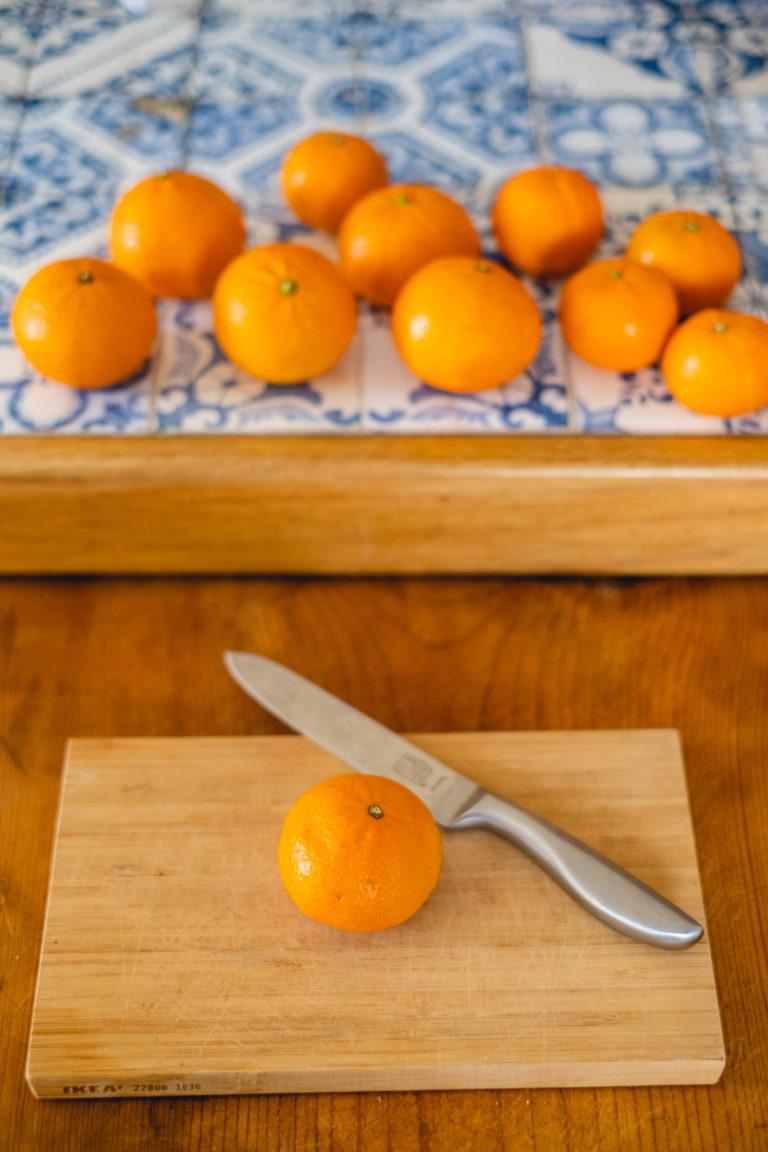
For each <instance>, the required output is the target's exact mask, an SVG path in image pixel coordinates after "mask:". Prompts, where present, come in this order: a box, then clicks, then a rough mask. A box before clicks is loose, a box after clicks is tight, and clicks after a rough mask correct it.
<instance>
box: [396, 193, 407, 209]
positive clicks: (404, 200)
mask: <svg viewBox="0 0 768 1152" xmlns="http://www.w3.org/2000/svg"><path fill="white" fill-rule="evenodd" d="M394 201H395V204H396V205H397V206H398V208H402V207H403V205H404V204H410V202H411V198H410V196H406V195H405V194H404V193H403V192H401V193H400V194H399V195H398V196H395V197H394Z"/></svg>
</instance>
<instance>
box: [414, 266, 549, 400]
mask: <svg viewBox="0 0 768 1152" xmlns="http://www.w3.org/2000/svg"><path fill="white" fill-rule="evenodd" d="M392 336H393V338H394V341H395V345H396V347H397V350H398V352H399V353H400V355H401V356H402V357H403V359H404V360H405V362H406V364H407V365H408V367H409V368H410V369H411V371H412V372H415V373H416V375H417V376H419V377H421V379H422V380H425V381H426V382H427V383H428V384H432V385H434V386H435V387H436V388H445V389H447V390H448V391H450V392H477V391H481V390H482V389H486V388H497V387H498V386H499V385H500V384H503V383H504V382H505V381H507V380H510V379H512V377H513V376H517V375H518V373H520V372H522V371H523V369H524V368H527V367H528V365H529V364H530V362H531V360H533V358H534V356H535V355H536V351H537V349H538V347H539V342H540V340H541V317H540V315H539V310H538V308H537V306H536V303H535V302H534V300H533V298H532V297H531V296H530V295H529V294H528V291H527V290H526V288H525V287H524V285H523V284H522V283H521V282H520V281H519V280H518V279H517V278H516V277H515V276H512V274H511V273H509V272H507V271H506V269H504V268H502V267H501V265H499V264H495V263H493V262H491V261H489V260H478V259H477V258H475V257H472V256H448V257H446V258H445V259H443V260H434V261H432V263H431V264H426V265H425V266H424V267H423V268H420V269H419V271H418V272H416V273H414V275H413V276H411V278H410V279H409V280H408V281H407V282H406V284H405V286H404V287H403V288H402V289H401V291H400V292H399V294H398V296H397V299H396V300H395V305H394V308H393V309H392Z"/></svg>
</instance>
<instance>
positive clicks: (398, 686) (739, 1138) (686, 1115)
mask: <svg viewBox="0 0 768 1152" xmlns="http://www.w3.org/2000/svg"><path fill="white" fill-rule="evenodd" d="M228 647H229V648H246V649H247V648H258V649H259V650H261V651H263V652H265V653H266V654H267V655H270V656H272V657H274V658H275V659H277V660H283V661H285V662H289V663H293V664H294V666H295V667H297V669H298V670H299V671H301V672H302V673H304V674H305V675H307V676H310V677H312V678H314V679H316V680H318V681H320V682H321V683H323V684H324V685H325V686H326V687H327V688H329V689H330V690H331V691H334V692H337V693H338V694H340V695H342V696H345V697H346V698H348V699H349V700H351V701H352V702H353V703H354V704H356V705H357V706H358V707H360V708H362V709H364V710H365V711H367V712H369V713H370V714H372V715H374V716H375V717H376V718H378V719H379V720H381V721H382V722H383V723H385V724H387V725H389V726H391V727H394V728H398V729H400V730H401V731H441V730H442V731H450V730H454V731H461V730H465V731H474V730H478V731H480V730H493V729H569V728H574V729H584V728H590V729H593V728H621V727H674V728H678V729H679V730H680V732H681V734H682V741H683V749H684V754H685V760H686V765H687V769H688V778H689V787H690V800H691V810H692V814H693V824H694V831H695V835H696V841H697V847H698V852H699V859H700V866H701V876H702V885H703V891H704V902H705V906H706V908H707V912H708V928H709V933H710V938H711V943H712V953H713V962H714V971H715V976H716V980H717V984H718V993H719V997H720V1006H721V1010H722V1019H723V1027H724V1033H725V1042H726V1053H727V1064H726V1070H725V1072H724V1074H723V1076H722V1078H721V1080H720V1082H719V1083H718V1084H715V1085H712V1086H708V1087H705V1086H700V1087H683V1088H664V1087H653V1088H625V1089H610V1088H602V1089H596V1090H592V1089H570V1090H565V1089H563V1090H556V1089H546V1090H544V1089H542V1090H530V1091H527V1090H524V1089H523V1090H508V1091H494V1090H487V1091H475V1092H461V1091H459V1092H443V1091H437V1092H422V1093H419V1092H409V1091H403V1092H396V1093H389V1094H387V1093H368V1094H363V1095H356V1094H354V1093H347V1094H341V1095H331V1094H326V1095H322V1094H321V1095H312V1094H310V1095H299V1096H265V1097H257V1096H254V1097H215V1098H207V1099H199V1100H182V1099H179V1100H173V1101H170V1100H127V1101H115V1102H106V1103H102V1102H98V1103H91V1102H85V1101H84V1102H82V1103H78V1105H77V1106H73V1104H72V1103H70V1102H67V1101H61V1102H59V1101H36V1100H35V1099H34V1097H33V1096H32V1094H31V1092H30V1091H29V1089H28V1088H27V1086H26V1084H25V1083H24V1062H25V1057H26V1048H27V1039H28V1035H29V1023H30V1013H31V1005H32V996H33V992H34V978H35V969H36V965H37V958H38V952H39V947H40V933H41V929H42V923H43V910H44V902H45V892H46V881H47V871H48V860H49V853H50V848H51V842H52V836H53V821H54V815H55V810H56V802H57V795H58V787H59V780H60V773H61V763H62V757H63V753H64V745H65V741H66V739H67V738H68V737H70V736H75V737H77V736H80V737H89V736H93V737H102V736H110V735H120V736H163V735H174V736H175V735H211V734H222V735H247V734H256V733H271V732H279V731H282V729H281V728H280V725H279V724H278V723H277V722H276V721H274V720H272V719H271V718H270V717H269V716H268V715H267V714H265V713H263V712H262V711H260V710H259V709H258V708H257V707H256V706H255V705H254V704H253V703H252V702H250V701H249V700H248V699H247V698H246V697H245V696H244V695H243V694H242V692H240V691H239V689H238V688H237V687H236V686H235V685H234V684H233V683H232V682H231V681H230V680H229V677H228V676H227V675H226V673H224V671H223V669H222V667H221V664H220V659H221V650H222V649H223V648H228ZM766 685H768V582H766V581H763V580H724V581H711V580H685V581H683V580H680V581H671V580H649V581H627V582H606V581H595V582H588V581H582V580H572V581H563V580H547V581H523V580H508V581H503V580H479V579H478V580H457V579H450V580H442V581H441V580H378V581H376V580H370V581H363V580H347V581H343V580H334V581H324V580H293V581H292V580H246V579H243V580H199V579H198V580H174V581H144V582H142V581H114V582H99V581H88V580H70V581H63V580H57V581H45V580H41V581H27V580H23V581H22V580H18V581H14V580H6V581H5V582H3V583H2V584H0V735H1V736H2V741H1V750H0V772H1V773H2V776H1V779H0V801H1V802H0V854H1V857H0V884H1V885H2V888H1V891H0V925H2V928H1V929H0V948H1V949H2V954H1V957H0V981H2V991H1V992H0V1010H1V1011H2V1020H1V1021H0V1031H1V1034H2V1044H1V1045H0V1133H1V1134H2V1137H1V1138H0V1146H1V1145H2V1142H3V1141H4V1146H5V1147H6V1148H8V1149H9V1150H11V1149H12V1150H13V1152H48V1150H49V1149H50V1150H55V1152H75V1150H76V1152H103V1150H104V1149H127V1150H138V1149H147V1148H151V1149H152V1150H153V1152H180V1150H182V1152H183V1150H186V1149H192V1150H197V1149H201V1150H202V1149H206V1150H208V1149H217V1150H218V1149H226V1150H227V1152H239V1150H241V1149H242V1150H245V1149H259V1150H269V1152H275V1150H277V1152H283V1150H285V1152H294V1150H295V1152H361V1150H363V1149H365V1150H366V1152H368V1150H370V1152H415V1150H417V1149H419V1150H421V1149H423V1150H426V1152H435V1150H437V1149H445V1150H446V1152H448V1150H450V1152H485V1150H486V1149H487V1150H489V1152H501V1150H505V1152H506V1150H509V1152H527V1150H532V1149H536V1150H538V1152H549V1150H551V1149H564V1150H567V1152H586V1150H588V1149H589V1150H597V1149H599V1150H601V1152H602V1150H603V1149H608V1150H613V1149H621V1150H622V1152H624V1150H625V1149H626V1150H630V1152H634V1150H642V1152H657V1150H667V1149H674V1150H675V1152H677V1150H683V1152H684V1150H688V1149H696V1150H702V1152H706V1150H709V1149H716V1150H718V1152H720V1150H731V1149H733V1150H734V1152H765V1149H766V1146H768V1050H767V1049H766V1043H765V1037H766V1018H767V1016H768V1010H767V1001H768V947H767V946H766V941H767V940H768V912H767V909H766V906H767V903H768V902H767V901H766V900H765V880H766V875H768V783H767V781H768V774H766V771H765V766H766V763H768V709H766V706H765V704H766Z"/></svg>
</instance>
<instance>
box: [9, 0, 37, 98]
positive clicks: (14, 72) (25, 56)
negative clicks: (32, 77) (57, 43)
mask: <svg viewBox="0 0 768 1152" xmlns="http://www.w3.org/2000/svg"><path fill="white" fill-rule="evenodd" d="M44 3H45V0H25V2H23V3H22V2H17V3H13V2H11V3H8V2H6V3H0V29H2V35H1V36H0V96H23V95H24V94H25V93H26V90H27V82H28V77H29V69H30V68H31V66H32V60H33V58H34V54H35V44H36V41H37V38H38V36H39V34H40V27H41V23H42V15H43V6H44Z"/></svg>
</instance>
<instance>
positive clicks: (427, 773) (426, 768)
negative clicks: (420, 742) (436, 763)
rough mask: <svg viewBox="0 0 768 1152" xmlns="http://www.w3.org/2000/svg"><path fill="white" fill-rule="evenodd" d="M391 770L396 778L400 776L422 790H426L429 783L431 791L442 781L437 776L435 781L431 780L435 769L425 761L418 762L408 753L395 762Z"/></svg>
mask: <svg viewBox="0 0 768 1152" xmlns="http://www.w3.org/2000/svg"><path fill="white" fill-rule="evenodd" d="M392 770H393V772H397V774H398V776H402V777H403V779H404V780H411V781H412V782H413V783H414V784H419V785H420V786H421V787H422V788H426V787H427V786H428V785H430V783H431V788H432V791H434V789H435V788H437V786H438V785H439V784H440V783H441V781H442V780H443V779H444V777H443V776H440V775H439V774H437V779H436V780H433V777H434V776H435V769H434V768H433V767H432V765H431V764H427V762H426V761H425V760H420V759H419V757H418V756H414V755H413V754H412V753H410V752H406V753H405V755H404V756H401V757H400V759H399V760H396V761H395V763H394V764H393V765H392Z"/></svg>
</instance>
